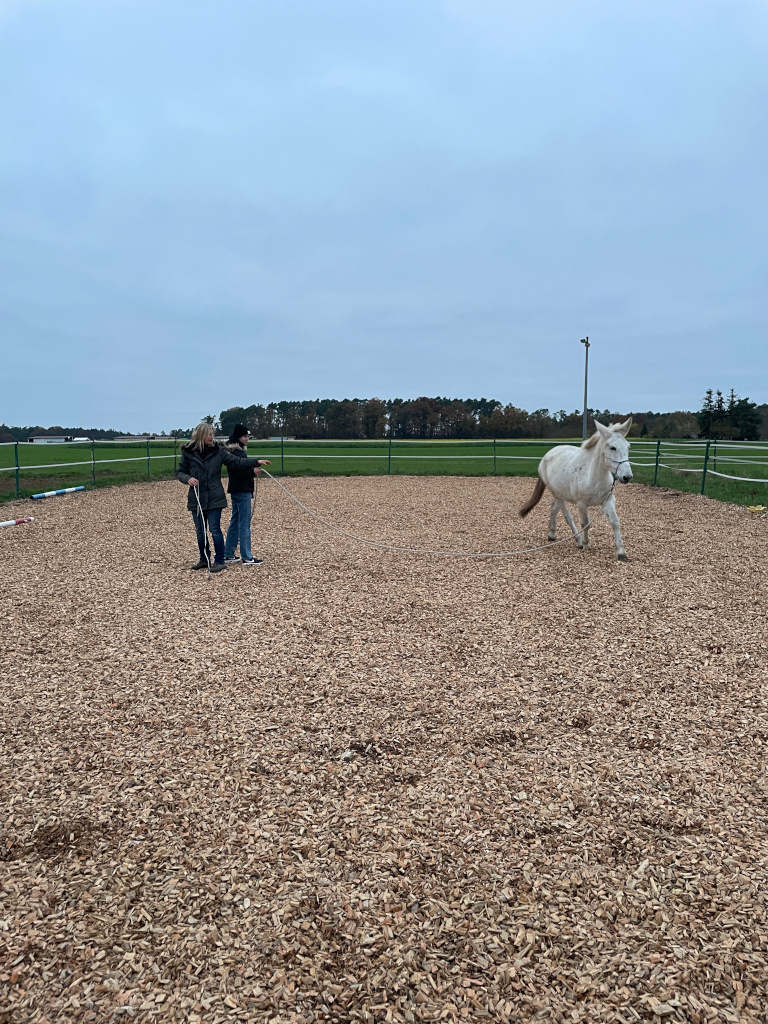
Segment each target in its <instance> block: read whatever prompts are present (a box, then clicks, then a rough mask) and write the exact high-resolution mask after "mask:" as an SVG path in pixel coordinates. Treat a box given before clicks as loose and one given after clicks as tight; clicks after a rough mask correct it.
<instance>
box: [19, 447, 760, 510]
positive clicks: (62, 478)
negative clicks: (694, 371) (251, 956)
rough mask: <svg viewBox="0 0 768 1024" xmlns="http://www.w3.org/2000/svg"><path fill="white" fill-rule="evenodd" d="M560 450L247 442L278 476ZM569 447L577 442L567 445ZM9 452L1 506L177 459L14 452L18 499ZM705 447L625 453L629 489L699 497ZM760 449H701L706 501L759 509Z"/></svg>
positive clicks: (461, 467)
mask: <svg viewBox="0 0 768 1024" xmlns="http://www.w3.org/2000/svg"><path fill="white" fill-rule="evenodd" d="M563 443H564V442H563V441H562V440H543V441H497V442H496V443H495V444H494V442H493V441H429V442H418V441H395V442H393V443H392V445H391V447H390V444H389V442H388V441H286V442H284V443H283V444H282V445H281V443H280V442H279V441H253V442H252V443H251V445H250V447H249V455H251V456H252V457H253V456H263V457H264V458H268V459H271V460H272V467H271V471H272V472H273V473H274V474H275V475H279V474H281V473H285V475H287V476H317V475H334V476H361V475H374V474H377V475H385V474H387V473H390V474H406V475H410V476H435V475H441V476H442V475H455V476H486V475H492V474H496V475H503V476H535V475H536V469H537V466H538V462H539V459H540V458H541V456H542V455H543V454H544V453H545V452H546V451H547V450H548V449H549V448H551V447H552V446H553V445H555V444H563ZM574 443H578V441H576V442H574ZM15 448H16V446H15V445H0V501H2V500H5V501H7V500H12V499H14V498H16V497H17V496H19V497H29V496H30V495H32V494H34V493H36V492H38V491H47V490H54V489H55V488H60V487H75V486H77V485H79V484H83V485H85V486H86V487H94V486H95V487H108V486H113V485H115V484H122V483H130V482H135V481H142V480H160V479H164V478H168V477H172V476H173V474H174V472H175V468H176V466H177V465H178V460H179V458H180V452H179V448H178V446H174V443H173V441H172V440H162V441H150V443H149V456H150V458H149V460H148V459H147V445H146V443H120V444H117V443H113V442H96V443H95V444H93V445H91V444H90V443H81V444H63V445H32V444H19V446H18V461H19V472H18V485H19V486H18V495H17V486H16V484H17V474H16V470H15V465H14V463H15V458H16V452H15ZM704 452H705V447H704V446H703V445H702V444H701V443H686V442H674V441H662V442H661V445H660V447H659V451H658V453H659V468H658V471H657V470H656V466H655V462H656V454H657V443H656V442H655V441H639V440H635V441H633V443H632V453H631V457H632V461H633V463H634V465H633V470H634V474H635V479H636V480H637V481H639V482H643V483H653V482H654V477H655V479H656V482H657V483H658V484H659V485H660V486H664V487H673V488H676V489H678V490H684V491H693V492H696V493H698V492H699V491H700V489H701V471H702V466H703V461H704ZM715 472H722V473H727V474H729V475H732V476H744V477H756V478H759V479H760V480H765V483H742V482H739V481H733V480H726V479H723V478H721V477H717V476H715V475H714V473H715ZM767 485H768V444H765V443H762V444H760V443H755V444H752V445H747V446H745V445H743V443H742V446H741V447H736V446H735V445H734V444H733V443H725V442H718V443H714V442H713V443H712V444H711V446H710V453H709V460H708V475H707V482H706V490H705V493H706V494H707V495H709V496H710V497H713V498H718V499H720V500H722V501H730V502H735V503H737V504H743V505H754V504H768V486H767Z"/></svg>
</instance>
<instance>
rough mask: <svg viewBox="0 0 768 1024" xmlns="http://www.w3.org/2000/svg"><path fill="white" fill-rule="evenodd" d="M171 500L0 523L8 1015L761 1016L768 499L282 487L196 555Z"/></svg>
mask: <svg viewBox="0 0 768 1024" xmlns="http://www.w3.org/2000/svg"><path fill="white" fill-rule="evenodd" d="M289 486H290V487H291V488H292V489H293V490H294V491H295V493H296V494H297V495H298V496H299V497H300V498H301V499H302V500H304V501H305V502H306V503H307V504H309V505H310V506H312V507H313V508H315V509H317V511H318V512H320V513H321V514H322V515H324V516H326V517H327V518H329V519H331V520H333V521H334V522H337V523H338V524H339V525H341V526H343V527H344V528H346V529H349V530H351V531H353V532H357V533H362V534H364V535H366V536H370V537H374V538H376V539H379V540H384V541H387V542H393V543H400V544H407V545H414V546H427V547H445V548H462V549H467V550H481V551H482V550H486V551H487V550H508V549H510V548H515V547H523V546H526V545H529V544H531V543H537V542H540V541H542V540H543V539H544V537H545V534H546V519H547V514H548V509H547V508H546V507H545V505H544V504H542V505H540V506H539V507H538V508H537V509H536V510H535V511H534V513H532V514H531V516H530V517H529V518H528V519H527V520H524V521H522V520H520V519H519V518H518V517H517V515H516V510H517V508H518V506H519V505H520V504H521V503H522V501H523V500H524V498H526V497H527V496H528V494H529V493H530V490H531V486H532V483H531V481H530V480H527V479H488V478H486V479H470V478H437V479H430V478H414V477H409V478H357V479H341V478H328V479H300V480H293V481H290V482H289ZM184 502H185V492H184V490H183V489H182V487H181V485H179V484H177V483H175V482H171V483H160V484H147V485H132V486H129V487H124V488H121V489H117V488H115V489H111V490H103V491H94V492H88V493H85V494H84V495H72V496H68V497H64V498H56V499H50V500H48V501H46V502H45V503H40V505H39V506H36V508H35V510H34V514H35V516H36V517H37V518H36V521H35V522H34V523H33V524H30V525H27V526H19V527H9V528H6V529H4V530H2V531H0V559H1V560H2V567H3V568H2V589H3V601H2V610H1V611H0V616H1V621H2V633H3V648H2V659H3V660H2V682H1V683H0V700H2V725H1V728H2V733H1V734H0V742H1V744H2V774H1V775H0V794H1V796H2V821H1V823H0V824H1V827H2V831H1V832H0V883H1V887H0V1022H3V1024H44V1022H47V1024H58V1022H69V1021H73V1022H74V1021H76V1022H81V1021H98V1022H102V1021H109V1022H115V1021H122V1020H126V1021H128V1020H130V1021H137V1022H139V1021H141V1022H145V1021H180V1022H181V1021H183V1022H190V1024H203V1022H205V1024H216V1022H224V1021H269V1020H271V1021H274V1022H276V1024H277V1022H286V1024H293V1022H297V1024H298V1022H312V1021H337V1022H339V1024H346V1022H351V1021H356V1022H357V1021H359V1022H373V1021H382V1022H391V1021H397V1022H400V1021H406V1022H408V1024H412V1022H415V1021H434V1020H451V1021H452V1020H457V1021H464V1020H471V1021H475V1020H491V1021H501V1022H503V1024H506V1022H508V1021H520V1022H522V1021H525V1022H528V1021H557V1022H558V1024H563V1022H566V1021H567V1022H571V1021H577V1022H578V1021H584V1022H593V1021H599V1022H603V1021H605V1022H609V1021H616V1022H621V1024H627V1022H630V1024H631V1022H634V1021H638V1020H642V1021H690V1022H693V1024H703V1022H714V1021H717V1022H720V1021H723V1022H733V1024H736V1022H741V1024H750V1022H758V1021H761V1022H765V1021H768V963H767V954H768V925H767V923H766V900H767V898H768V894H767V893H766V856H768V842H767V839H768V829H767V821H766V818H767V815H768V774H766V758H765V752H766V747H767V746H768V691H767V689H766V621H768V619H767V615H766V613H767V612H768V599H767V598H766V565H767V564H768V523H767V522H766V521H764V520H761V519H759V518H756V517H754V516H750V515H749V513H748V512H747V511H746V510H744V509H740V508H737V507H735V506H732V505H725V504H718V503H717V502H714V501H710V500H708V499H705V498H699V497H697V496H694V495H684V494H678V493H674V492H667V491H661V490H658V491H657V490H652V489H648V488H643V487H641V486H634V485H633V486H631V487H626V488H622V489H621V490H620V491H619V493H618V505H619V512H620V515H621V517H622V525H623V529H624V537H625V542H626V546H627V551H628V553H629V558H630V560H629V562H627V563H626V564H621V563H618V562H617V561H616V560H615V557H614V554H613V546H612V537H611V534H610V530H609V528H608V525H607V523H606V522H605V520H602V519H601V520H599V521H598V525H597V527H596V529H595V531H594V545H595V547H594V550H593V551H591V552H588V553H582V552H579V551H578V550H577V549H576V548H575V546H574V545H573V544H571V543H569V544H566V545H562V546H560V547H556V548H552V549H548V550H545V551H543V552H540V553H538V554H533V555H526V556H522V557H518V558H512V559H507V560H490V561H467V560H463V559H456V558H446V559H440V558H435V557H426V556H410V555H401V554H392V553H387V552H382V551H376V550H372V549H369V548H365V547H362V546H360V545H357V544H354V543H353V542H351V541H347V540H345V539H344V538H342V537H339V536H336V535H333V534H331V533H328V532H327V531H325V530H324V529H323V528H322V527H321V526H320V525H319V524H317V523H315V522H313V521H312V520H311V519H309V518H308V517H307V516H306V515H304V514H303V513H302V512H301V511H300V510H299V509H298V508H297V507H296V506H295V505H293V504H291V503H290V502H289V501H288V499H287V498H286V497H285V496H284V495H283V494H281V492H279V491H278V489H277V488H276V487H275V486H274V485H272V484H270V483H268V482H264V483H262V484H261V486H260V493H259V498H258V504H257V507H256V511H255V514H254V548H255V551H256V554H257V555H259V556H261V557H263V558H264V559H265V562H264V565H263V566H262V567H261V568H260V569H252V568H246V567H236V568H232V569H228V570H227V572H226V573H222V574H220V575H218V576H215V577H210V576H208V575H207V574H205V573H200V572H191V571H190V570H189V566H190V565H191V564H192V563H193V562H194V561H195V560H196V558H197V551H196V547H195V543H194V533H193V530H192V526H191V520H190V517H189V515H188V513H187V512H186V511H185V508H184ZM16 507H18V508H20V509H22V510H23V511H27V510H28V507H27V505H18V506H15V507H14V509H15V508H16ZM18 514H22V513H21V512H20V513H18Z"/></svg>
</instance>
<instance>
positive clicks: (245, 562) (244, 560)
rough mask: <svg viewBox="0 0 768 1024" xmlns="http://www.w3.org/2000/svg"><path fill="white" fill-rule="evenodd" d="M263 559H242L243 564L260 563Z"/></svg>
mask: <svg viewBox="0 0 768 1024" xmlns="http://www.w3.org/2000/svg"><path fill="white" fill-rule="evenodd" d="M263 561H264V559H263V558H248V559H243V565H261V564H262V562H263Z"/></svg>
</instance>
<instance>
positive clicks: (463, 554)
mask: <svg viewBox="0 0 768 1024" xmlns="http://www.w3.org/2000/svg"><path fill="white" fill-rule="evenodd" d="M262 472H263V473H265V474H266V475H267V476H268V477H269V479H270V480H272V481H273V482H274V483H276V484H277V486H278V487H279V488H280V489H281V490H283V491H285V493H286V494H287V495H288V497H289V498H290V499H291V501H295V502H296V504H297V505H298V506H299V507H300V508H302V509H303V510H304V511H305V512H306V513H307V515H310V516H312V518H313V519H316V520H317V521H318V522H319V523H322V524H323V526H326V527H327V528H328V529H329V530H333V531H334V532H335V533H340V534H342V536H344V537H348V538H349V539H350V540H356V541H357V542H358V543H359V544H367V545H368V546H369V547H372V548H382V549H383V550H384V551H405V552H407V553H409V554H414V555H450V556H452V557H454V558H510V557H512V556H513V555H528V554H531V553H533V552H534V551H545V550H548V549H549V548H555V547H557V546H558V544H568V543H570V541H571V540H572V537H566V538H565V539H564V540H554V541H548V542H547V543H546V544H539V545H537V546H536V547H534V548H520V549H519V550H518V551H435V550H433V549H431V548H406V547H401V546H400V545H398V544H382V543H381V542H380V541H377V540H367V539H366V538H365V537H357V536H356V535H355V534H354V533H348V532H347V531H346V530H342V529H341V527H340V526H334V525H333V523H329V522H328V520H327V519H323V517H322V516H319V515H318V514H317V512H313V511H312V509H311V508H308V507H307V506H306V505H305V504H304V502H303V501H300V500H299V499H298V498H297V497H296V495H295V494H291V492H290V491H289V490H288V488H287V487H285V486H284V485H283V484H281V483H280V481H279V480H278V479H277V478H276V477H274V476H272V474H271V473H270V472H269V471H268V470H266V469H262ZM591 525H592V523H591V521H590V522H588V523H587V524H586V526H583V527H582V528H581V530H579V532H578V533H577V534H576V535H575V536H576V537H580V536H581V535H582V533H585V532H586V531H587V530H588V529H589V528H590V526H591Z"/></svg>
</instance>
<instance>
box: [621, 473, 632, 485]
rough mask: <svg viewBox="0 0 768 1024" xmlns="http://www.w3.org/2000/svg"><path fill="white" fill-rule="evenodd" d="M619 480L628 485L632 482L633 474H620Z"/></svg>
mask: <svg viewBox="0 0 768 1024" xmlns="http://www.w3.org/2000/svg"><path fill="white" fill-rule="evenodd" d="M619 480H620V481H621V483H623V484H628V483H630V482H631V480H632V474H631V473H620V474H619Z"/></svg>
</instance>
